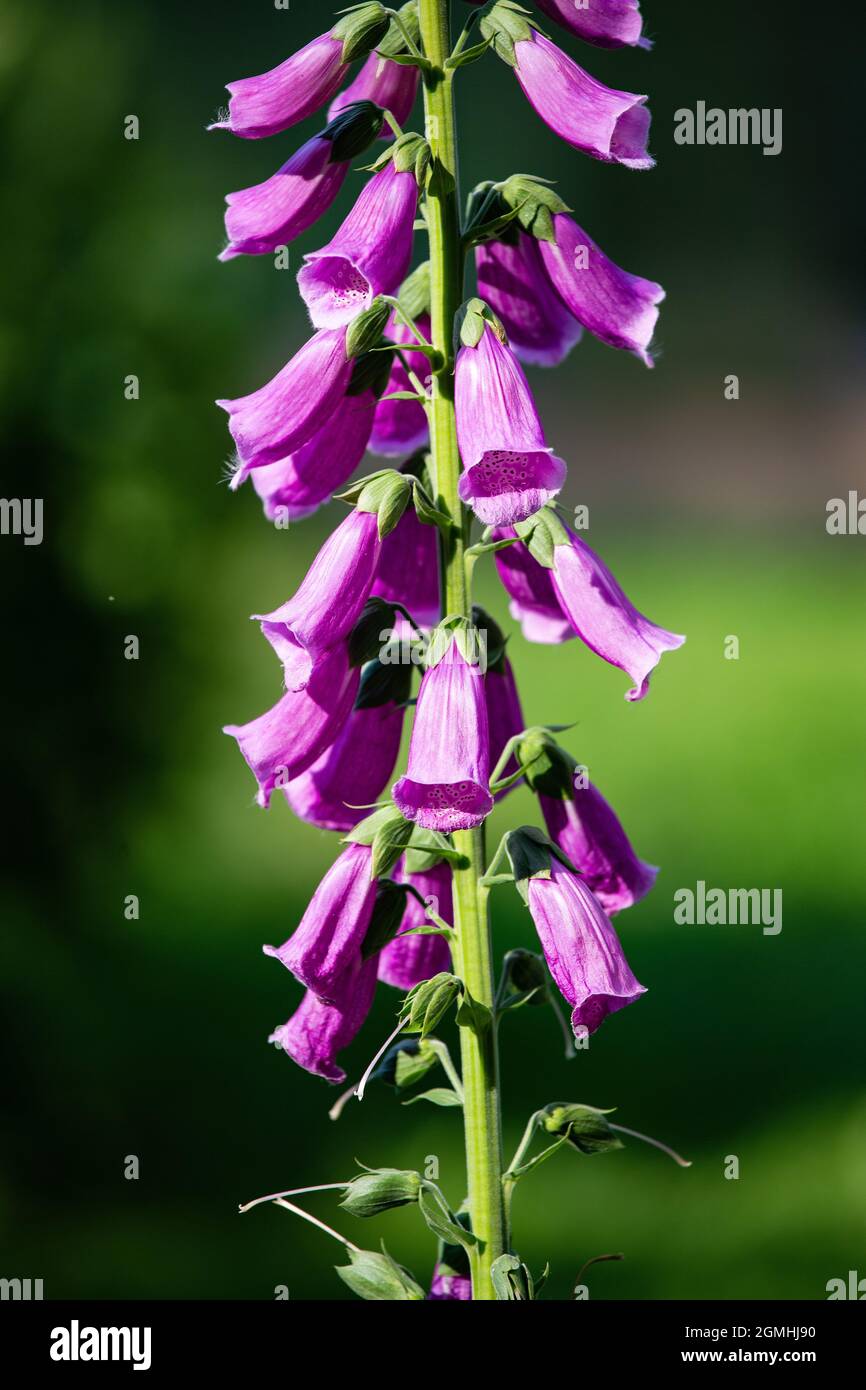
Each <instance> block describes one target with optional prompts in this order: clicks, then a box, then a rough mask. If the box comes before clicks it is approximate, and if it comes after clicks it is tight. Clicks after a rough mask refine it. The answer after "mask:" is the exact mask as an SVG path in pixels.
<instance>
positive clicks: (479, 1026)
mask: <svg viewBox="0 0 866 1390" xmlns="http://www.w3.org/2000/svg"><path fill="white" fill-rule="evenodd" d="M457 1022H458V1024H459V1025H460V1027H461V1028H471V1029H472V1031H473V1033H476V1034H477V1035H478V1037H479V1038H480V1037H483V1036H484V1034H485V1033H487V1032H489V1030H490V1028H491V1027H492V1024H493V1010H492V1009H490V1008H489V1007H488V1006H487V1004H482V1003H481V1001H480V1000H479V999H473V997H472V995H471V994H470V993H469V991H468V989H467V988H466V986H465V985H464V986H463V994H462V997H461V999H460V1003H459V1005H458V1007H457Z"/></svg>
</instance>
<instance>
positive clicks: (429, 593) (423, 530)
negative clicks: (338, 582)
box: [371, 507, 440, 627]
mask: <svg viewBox="0 0 866 1390" xmlns="http://www.w3.org/2000/svg"><path fill="white" fill-rule="evenodd" d="M371 594H372V596H373V597H377V598H383V599H385V600H386V601H388V602H389V603H402V605H403V607H404V608H406V609H408V611H409V612H410V613H411V614H412V617H413V618H414V619H415V622H416V623H417V624H418V626H419V627H435V625H436V623H437V622H438V621H439V618H440V598H439V558H438V555H437V548H436V528H435V527H434V526H424V525H422V523H421V522H420V521H419V520H418V517H417V516H416V514H415V508H414V507H407V508H406V510H405V512H404V513H403V515H402V516H401V518H400V520H399V521H398V522H397V525H396V526H395V527H394V530H393V531H390V532H389V533H388V535H387V536H385V538H384V540H383V541H382V549H381V551H380V553H379V564H378V567H377V569H376V578H375V581H374V583H373V588H372V590H371Z"/></svg>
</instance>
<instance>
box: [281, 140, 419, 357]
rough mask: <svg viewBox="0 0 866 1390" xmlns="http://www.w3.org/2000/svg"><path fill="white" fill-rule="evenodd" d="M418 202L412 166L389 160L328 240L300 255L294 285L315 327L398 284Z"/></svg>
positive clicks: (335, 321)
mask: <svg viewBox="0 0 866 1390" xmlns="http://www.w3.org/2000/svg"><path fill="white" fill-rule="evenodd" d="M415 138H416V137H414V136H410V137H409V139H412V140H414V139H415ZM398 144H399V142H398ZM395 152H396V146H395ZM417 202H418V184H417V182H416V178H415V173H414V169H412V168H406V169H401V168H398V166H397V163H396V162H395V161H394V160H391V161H389V162H388V164H387V165H386V167H385V168H384V169H382V170H380V171H379V173H376V174H374V175H373V177H372V178H371V179H370V180H369V182H368V183H367V184H365V186H364V188H363V189H362V190H361V193H360V195H359V197H358V201H357V202H356V203H355V206H354V207H353V208H352V211H351V212H350V213H349V215H348V217H347V218H346V220H345V222H344V223H343V225H342V226H341V227H340V229H339V231H338V232H337V233H336V235H335V236H334V237H333V238H332V240H331V241H330V242H329V243H328V245H327V246H323V247H322V249H321V250H320V251H312V252H310V253H309V254H308V255H306V256H305V257H304V264H303V266H302V267H301V269H300V271H299V272H298V287H299V289H300V292H301V298H302V299H303V301H304V303H305V304H306V306H307V308H308V310H309V313H310V318H311V319H312V321H313V324H314V326H315V327H316V328H330V329H333V328H339V327H340V326H341V325H343V324H347V323H349V322H350V321H351V320H352V319H353V318H355V316H356V315H357V314H359V313H361V312H362V311H363V310H364V309H369V307H370V305H371V304H372V302H373V300H374V299H375V298H376V296H377V295H379V294H391V293H392V292H393V291H394V290H395V289H396V288H397V286H398V285H399V284H400V282H401V281H402V280H403V279H404V278H405V276H406V272H407V270H408V269H409V261H410V259H411V256H412V237H413V226H414V222H415V212H416V208H417Z"/></svg>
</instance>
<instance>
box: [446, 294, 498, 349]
mask: <svg viewBox="0 0 866 1390" xmlns="http://www.w3.org/2000/svg"><path fill="white" fill-rule="evenodd" d="M485 327H487V328H492V329H493V332H494V333H495V334H496V336H497V338H498V339H499V341H500V342H502V343H505V342H507V341H508V339H507V337H506V334H505V329H504V328H503V327H502V323H501V322H500V320H499V319H498V318H497V317H496V315H495V314H494V312H493V310H492V309H491V308H490V306H489V304H485V302H484V300H483V299H479V298H478V297H477V295H474V296H473V297H472V298H471V299H467V300H465V301H464V303H463V304H461V306H460V308H459V309H458V310H457V313H456V314H455V316H454V343H455V347H457V346H460V347H471V348H474V347H477V346H478V344H479V343H480V342H481V339H482V336H483V334H484V329H485Z"/></svg>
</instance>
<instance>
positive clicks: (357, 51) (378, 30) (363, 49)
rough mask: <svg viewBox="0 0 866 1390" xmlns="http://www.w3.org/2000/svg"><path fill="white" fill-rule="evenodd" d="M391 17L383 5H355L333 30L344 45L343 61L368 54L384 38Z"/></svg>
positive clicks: (349, 61) (332, 32) (333, 35)
mask: <svg viewBox="0 0 866 1390" xmlns="http://www.w3.org/2000/svg"><path fill="white" fill-rule="evenodd" d="M390 24H391V17H390V15H389V14H388V12H387V10H386V9H385V7H384V6H383V5H379V4H368V5H355V6H353V8H352V9H351V10H350V11H349V13H348V14H346V15H344V16H343V18H342V19H341V20H339V21H338V22H337V23H336V24H335V25H334V27H333V29H332V30H331V37H332V38H334V39H339V40H340V41H341V42H342V45H343V62H344V63H351V62H354V60H355V59H356V58H366V56H367V54H368V53H369V52H370V51H371V50H372V49H374V48H375V47H376V45H377V44H378V42H379V40H380V39H383V38H384V37H385V35H386V34H387V32H388V28H389V26H390Z"/></svg>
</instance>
